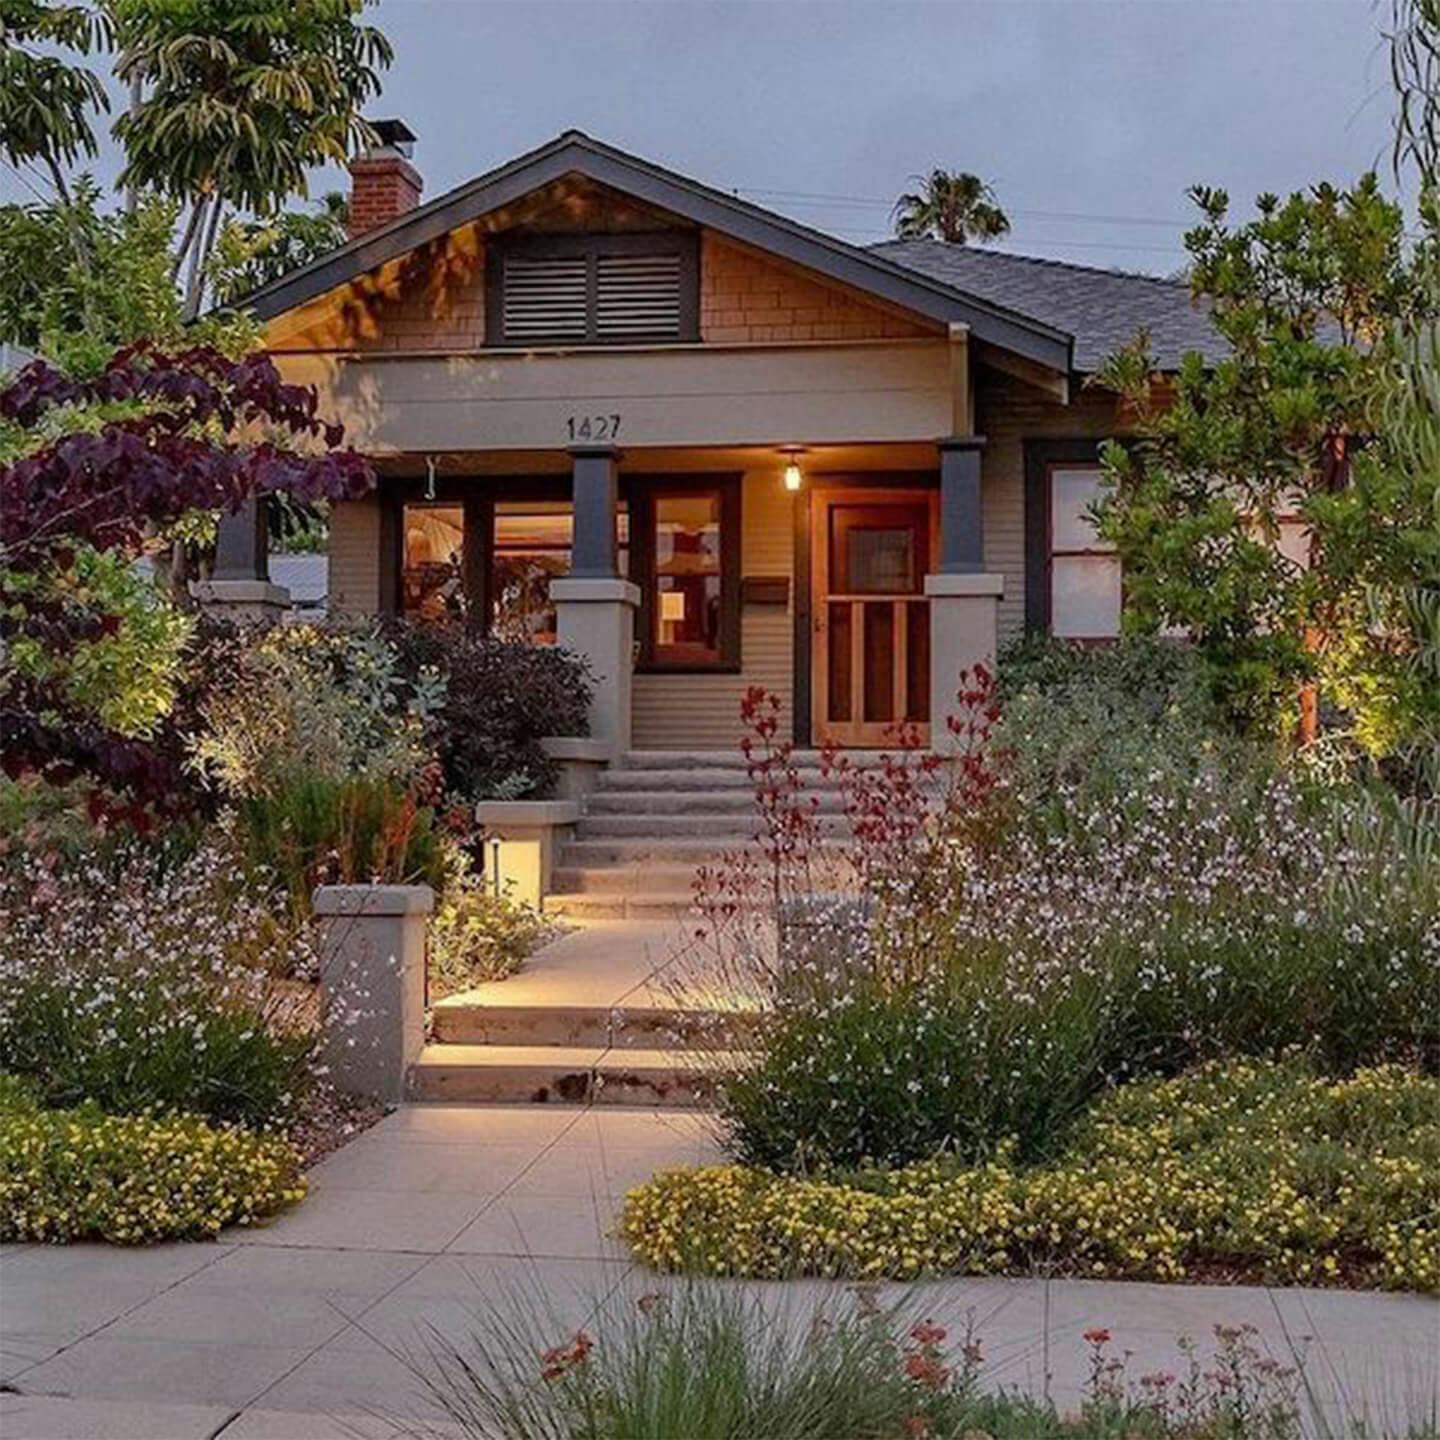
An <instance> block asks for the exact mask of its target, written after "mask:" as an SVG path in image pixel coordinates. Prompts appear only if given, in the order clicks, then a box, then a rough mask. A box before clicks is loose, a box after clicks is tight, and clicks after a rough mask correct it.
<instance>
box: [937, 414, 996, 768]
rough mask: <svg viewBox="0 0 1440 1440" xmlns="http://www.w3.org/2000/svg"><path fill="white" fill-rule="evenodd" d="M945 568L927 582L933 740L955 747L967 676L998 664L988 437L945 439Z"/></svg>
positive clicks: (942, 555)
mask: <svg viewBox="0 0 1440 1440" xmlns="http://www.w3.org/2000/svg"><path fill="white" fill-rule="evenodd" d="M939 448H940V569H939V573H937V574H934V575H929V576H927V577H926V579H925V593H926V595H928V596H929V597H930V744H931V746H932V747H933V748H934V749H936V750H941V751H944V750H949V749H953V748H954V744H955V737H954V736H953V735H952V734H951V732H950V725H949V722H950V718H951V717H952V716H954V715H956V713H957V711H958V708H959V707H958V703H957V700H956V694H957V691H958V690H959V689H960V687H961V683H962V678H964V679H967V680H969V681H971V682H973V679H974V674H975V669H976V667H977V666H979V665H984V666H986V667H988V668H990V669H992V670H993V669H994V666H995V652H996V648H997V644H998V627H999V609H1000V599H1001V596H1002V595H1003V593H1004V589H1005V582H1004V577H1003V576H1001V575H987V574H986V573H985V558H984V556H985V546H984V539H985V537H984V531H983V526H982V518H981V457H982V455H983V454H984V449H985V440H984V437H983V436H979V435H969V436H952V437H950V438H949V439H945V440H942V441H940V445H939Z"/></svg>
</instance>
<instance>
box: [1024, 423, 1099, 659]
mask: <svg viewBox="0 0 1440 1440" xmlns="http://www.w3.org/2000/svg"><path fill="white" fill-rule="evenodd" d="M1102 443H1103V442H1102V441H1100V440H1090V439H1081V438H1076V439H1068V438H1062V439H1050V438H1046V439H1033V440H1026V441H1025V442H1024V445H1025V628H1026V630H1029V631H1033V632H1036V633H1039V634H1042V635H1048V634H1049V633H1050V626H1051V621H1052V619H1053V616H1052V615H1051V613H1050V608H1051V606H1050V600H1051V590H1052V587H1051V578H1050V484H1049V481H1050V468H1051V466H1053V465H1098V464H1099V463H1100V446H1101V444H1102Z"/></svg>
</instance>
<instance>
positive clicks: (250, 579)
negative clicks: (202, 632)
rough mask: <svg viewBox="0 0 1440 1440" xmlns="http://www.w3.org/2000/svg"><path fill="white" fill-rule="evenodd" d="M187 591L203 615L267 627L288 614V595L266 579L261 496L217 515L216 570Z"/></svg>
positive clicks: (266, 536)
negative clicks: (205, 612) (208, 612)
mask: <svg viewBox="0 0 1440 1440" xmlns="http://www.w3.org/2000/svg"><path fill="white" fill-rule="evenodd" d="M191 591H192V593H193V594H194V596H195V598H196V600H197V601H198V602H199V603H200V604H201V605H202V606H204V607H205V608H206V609H207V610H214V611H215V612H217V613H218V614H221V615H224V616H226V617H227V618H229V619H232V620H237V621H240V622H241V623H247V624H270V623H273V622H274V621H276V620H278V619H279V618H280V617H281V616H282V615H283V614H284V613H285V611H286V610H287V609H289V606H290V592H289V591H288V590H287V589H285V587H284V586H283V585H275V584H272V583H271V580H270V536H269V530H268V527H267V524H266V513H265V501H264V500H263V499H262V498H261V497H259V496H256V495H252V496H250V498H249V499H247V500H246V501H245V502H244V504H242V505H241V506H240V508H239V509H238V510H235V511H233V512H231V511H224V512H222V513H221V516H220V524H219V527H218V528H217V530H216V534H215V568H214V570H213V571H212V572H211V576H210V579H208V580H199V581H196V582H195V583H194V584H193V585H192V586H191Z"/></svg>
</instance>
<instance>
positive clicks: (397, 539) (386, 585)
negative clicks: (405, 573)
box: [379, 483, 405, 618]
mask: <svg viewBox="0 0 1440 1440" xmlns="http://www.w3.org/2000/svg"><path fill="white" fill-rule="evenodd" d="M404 508H405V497H404V496H403V495H401V494H399V493H398V492H396V491H393V490H390V489H388V488H387V487H386V486H385V485H384V484H383V483H382V484H381V487H380V586H379V591H380V613H381V614H382V615H384V616H387V617H390V618H393V617H394V616H396V615H398V614H399V613H400V570H401V566H402V564H403V562H404V554H403V546H404V539H403V530H404V526H403V525H402V524H401V515H402V512H403V510H404Z"/></svg>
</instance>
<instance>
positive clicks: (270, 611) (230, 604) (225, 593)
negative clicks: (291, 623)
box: [190, 580, 290, 625]
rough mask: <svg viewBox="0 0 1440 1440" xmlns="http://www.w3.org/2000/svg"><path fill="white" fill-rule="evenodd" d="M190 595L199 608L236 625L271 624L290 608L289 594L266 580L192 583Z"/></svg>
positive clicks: (279, 586) (281, 587)
mask: <svg viewBox="0 0 1440 1440" xmlns="http://www.w3.org/2000/svg"><path fill="white" fill-rule="evenodd" d="M190 593H191V595H193V596H194V597H195V600H196V603H197V604H199V606H200V607H201V609H203V610H210V611H212V612H213V613H215V614H217V615H220V616H223V617H224V618H225V619H227V620H233V621H235V623H236V624H237V625H274V624H275V623H276V622H277V621H279V620H282V619H284V617H285V613H286V611H288V610H289V609H290V592H289V591H288V590H287V589H286V588H285V587H284V586H283V585H275V584H272V583H271V582H270V581H269V580H193V581H191V583H190Z"/></svg>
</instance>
